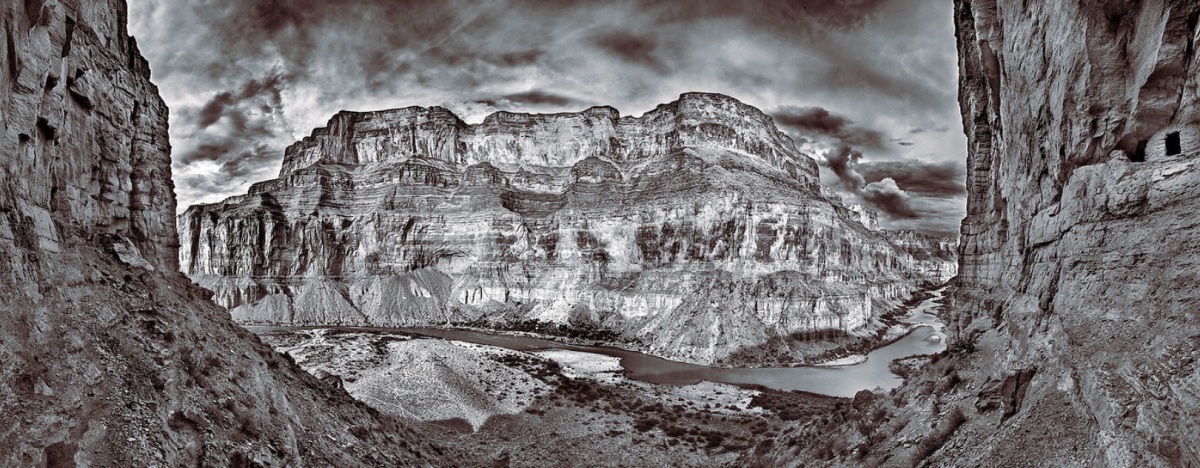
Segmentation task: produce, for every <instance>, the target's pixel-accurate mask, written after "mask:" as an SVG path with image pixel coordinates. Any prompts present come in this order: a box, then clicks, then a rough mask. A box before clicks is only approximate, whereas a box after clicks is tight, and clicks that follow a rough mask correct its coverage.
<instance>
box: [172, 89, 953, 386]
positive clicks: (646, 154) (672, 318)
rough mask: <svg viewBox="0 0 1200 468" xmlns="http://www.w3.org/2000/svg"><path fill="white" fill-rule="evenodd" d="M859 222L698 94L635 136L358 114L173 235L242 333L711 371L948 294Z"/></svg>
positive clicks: (917, 245)
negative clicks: (481, 348)
mask: <svg viewBox="0 0 1200 468" xmlns="http://www.w3.org/2000/svg"><path fill="white" fill-rule="evenodd" d="M860 211H861V210H860ZM864 216H865V215H862V214H860V213H858V212H852V211H850V210H849V209H847V208H846V207H844V206H842V204H841V202H840V200H836V199H830V198H827V197H825V196H823V195H821V191H820V189H819V184H818V182H817V175H816V164H815V162H814V161H813V159H812V158H810V157H808V156H806V155H803V154H800V153H799V152H798V151H797V150H796V149H795V147H794V146H793V144H792V142H791V140H790V139H789V138H788V137H787V136H785V135H784V134H783V133H782V132H780V131H779V130H777V129H776V128H775V126H774V124H773V122H772V121H771V119H770V117H768V116H767V115H765V114H763V113H762V112H760V111H759V110H757V109H755V108H753V107H750V106H747V105H745V104H743V103H741V102H738V101H737V100H735V99H733V98H730V97H727V96H723V95H718V94H703V93H688V94H684V95H682V96H681V97H680V99H679V100H678V101H675V102H672V103H669V104H664V105H661V106H659V107H658V108H656V109H654V110H653V111H650V112H647V113H646V114H644V115H642V116H641V117H630V116H625V117H622V116H620V115H619V114H618V112H617V111H616V110H615V109H612V108H608V107H594V108H591V109H588V110H585V111H583V112H579V113H564V114H551V115H529V114H513V113H506V112H502V113H497V114H493V115H491V116H488V117H487V118H486V119H484V121H483V122H482V123H481V124H479V125H467V124H465V123H463V122H462V121H461V120H459V119H458V118H457V117H456V116H454V115H453V114H452V113H450V112H449V111H448V110H446V109H442V108H437V107H433V108H428V109H426V108H420V107H410V108H405V109H396V110H388V111H380V112H369V113H351V112H342V113H339V114H338V115H336V116H335V117H334V118H333V119H332V120H330V122H329V124H328V126H326V127H324V128H320V129H317V130H315V131H314V132H313V133H312V135H311V136H309V137H307V138H305V139H304V140H302V141H300V142H298V143H296V144H294V145H293V146H291V147H289V148H288V149H287V151H286V154H285V160H284V163H283V168H282V170H281V172H280V177H279V178H278V179H275V180H271V181H266V182H262V183H259V184H255V185H254V186H253V187H252V188H251V189H250V191H249V193H248V194H246V195H243V196H237V197H233V198H230V199H228V200H226V201H224V202H221V203H217V204H211V205H201V206H194V207H191V208H189V209H188V210H187V211H186V212H185V213H184V214H182V215H181V216H180V217H179V221H178V223H179V224H178V227H179V231H180V233H181V242H182V248H181V250H180V262H181V263H180V266H181V268H182V270H183V272H184V273H186V274H187V275H189V276H190V277H191V278H192V279H193V280H195V281H196V282H197V283H199V284H200V285H201V286H203V287H205V288H208V289H210V290H212V291H214V293H215V299H216V300H217V301H218V302H219V303H221V304H222V305H225V306H226V307H228V308H229V309H230V310H231V312H232V314H233V317H234V318H235V319H236V320H238V321H241V322H244V323H267V324H288V325H300V324H320V325H333V324H353V325H388V326H411V325H430V324H434V325H444V324H461V323H469V322H470V323H479V321H481V320H482V321H485V322H486V321H490V322H493V323H513V322H516V321H520V320H525V319H537V320H541V321H549V322H557V323H563V324H570V325H573V326H581V327H592V328H595V329H600V330H605V331H610V332H614V333H616V334H617V335H619V336H620V337H621V338H622V339H624V340H629V341H630V342H631V344H630V345H631V346H636V347H640V348H641V349H644V350H647V351H650V352H653V353H656V354H659V355H663V356H667V357H671V358H675V359H681V360H686V361H691V362H701V363H714V362H721V361H722V360H723V359H725V358H727V357H728V356H729V355H731V354H732V353H733V352H735V351H736V350H738V349H740V348H743V347H747V346H752V345H759V344H762V343H765V342H767V341H769V340H770V339H772V338H778V337H787V336H791V335H793V334H796V333H803V332H807V331H812V330H843V331H850V330H856V329H859V328H861V327H863V326H864V325H865V324H867V323H869V322H871V321H872V320H874V319H875V318H877V317H878V315H879V314H880V313H882V312H883V311H885V310H887V309H888V308H890V307H892V306H894V305H895V304H897V303H898V302H899V301H901V300H903V299H905V298H907V297H908V296H909V295H910V293H911V292H912V291H913V290H914V289H915V288H917V287H918V285H923V284H932V283H939V282H944V281H945V280H947V279H948V278H949V277H950V276H953V275H954V273H955V271H954V267H953V265H954V262H953V249H952V248H947V247H948V246H949V245H948V244H945V243H942V241H940V240H936V239H934V240H928V242H924V241H925V240H926V239H923V238H918V237H912V236H907V237H903V236H902V237H900V238H894V236H892V235H890V234H888V233H885V232H880V231H877V230H872V229H868V228H866V227H864V226H863V224H862V222H861V221H859V220H860V219H867V218H865V217H864Z"/></svg>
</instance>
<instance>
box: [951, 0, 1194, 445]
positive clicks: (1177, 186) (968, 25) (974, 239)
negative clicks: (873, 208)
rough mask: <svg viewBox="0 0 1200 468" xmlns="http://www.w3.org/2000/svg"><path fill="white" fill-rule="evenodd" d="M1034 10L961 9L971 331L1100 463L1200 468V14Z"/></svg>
mask: <svg viewBox="0 0 1200 468" xmlns="http://www.w3.org/2000/svg"><path fill="white" fill-rule="evenodd" d="M1021 3H1022V2H968V1H960V2H958V5H957V18H958V29H959V32H958V39H959V49H960V64H961V68H962V71H963V75H962V77H963V78H962V92H961V93H960V97H961V101H962V111H963V120H964V124H965V125H966V128H967V135H968V137H969V141H970V157H969V160H968V180H967V183H968V188H969V191H970V198H969V203H968V216H967V219H966V220H965V221H964V223H963V227H962V233H963V247H962V251H961V253H962V263H961V265H962V274H961V276H959V286H960V287H959V299H960V301H959V305H958V307H957V310H958V311H959V312H960V313H961V315H960V317H959V319H958V320H959V324H958V326H959V328H960V330H961V333H964V334H970V333H975V332H977V331H980V330H986V331H987V333H989V334H996V335H998V337H999V340H997V341H998V344H999V345H1000V346H998V347H997V348H995V349H993V350H991V351H992V352H993V353H995V355H996V357H997V358H1000V360H1001V362H1003V366H1004V367H1005V368H1007V369H1008V371H1009V372H1012V373H1015V374H1013V375H1019V374H1020V373H1021V371H1023V372H1026V373H1029V374H1031V375H1032V379H1031V380H1030V381H1029V382H1028V390H1027V391H1026V393H1025V397H1024V401H1025V403H1024V406H1025V407H1027V408H1028V409H1027V410H1026V411H1030V412H1032V413H1034V414H1035V417H1036V416H1038V415H1044V414H1046V413H1048V412H1053V411H1062V410H1063V409H1062V408H1060V407H1058V405H1060V404H1061V401H1062V400H1067V401H1070V402H1071V405H1070V406H1069V410H1070V411H1071V412H1072V413H1073V414H1074V415H1075V416H1077V417H1079V418H1080V419H1081V420H1083V421H1087V422H1089V426H1091V427H1092V428H1093V429H1094V430H1095V431H1096V439H1095V440H1094V443H1095V444H1096V445H1095V447H1097V450H1096V453H1095V458H1093V459H1092V460H1091V461H1092V462H1093V463H1096V464H1099V465H1108V466H1122V465H1124V466H1147V465H1149V464H1164V463H1165V464H1171V465H1197V464H1200V452H1198V451H1197V446H1196V444H1195V441H1197V440H1200V428H1198V427H1197V426H1196V425H1195V421H1197V420H1200V404H1197V401H1200V372H1197V364H1196V361H1197V359H1198V358H1200V322H1198V321H1197V320H1196V318H1197V317H1196V311H1197V310H1200V288H1198V287H1197V285H1198V284H1200V282H1198V277H1197V275H1198V274H1200V256H1198V255H1200V253H1198V250H1197V246H1198V245H1200V228H1198V226H1197V223H1198V222H1200V216H1198V215H1197V213H1198V212H1200V199H1198V198H1197V197H1196V195H1197V194H1200V167H1197V165H1198V164H1200V139H1198V138H1197V135H1198V133H1200V106H1198V104H1200V103H1198V102H1197V101H1198V99H1200V94H1198V93H1200V52H1197V46H1198V45H1200V37H1198V34H1200V29H1197V18H1198V17H1200V4H1197V3H1196V2H1188V1H1166V2H1163V1H1157V2H1140V3H1139V4H1136V5H1133V4H1126V3H1124V2H1117V3H1113V2H1099V1H1085V2H1072V3H1061V4H1051V3H1038V2H1032V3H1031V2H1024V4H1021ZM1064 18H1069V19H1070V20H1068V21H1064ZM1035 371H1036V373H1034V372H1035ZM1052 406H1053V407H1052ZM1005 436H1006V437H1010V438H1013V439H1020V438H1021V437H1022V435H1021V434H1020V433H1019V432H1017V431H1014V432H1013V433H1011V434H1006V435H1005ZM1017 445H1020V443H1018V444H1017Z"/></svg>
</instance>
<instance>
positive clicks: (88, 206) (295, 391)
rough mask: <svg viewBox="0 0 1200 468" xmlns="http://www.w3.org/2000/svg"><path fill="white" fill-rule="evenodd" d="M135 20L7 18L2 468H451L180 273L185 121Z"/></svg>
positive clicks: (74, 9)
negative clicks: (157, 81)
mask: <svg viewBox="0 0 1200 468" xmlns="http://www.w3.org/2000/svg"><path fill="white" fill-rule="evenodd" d="M125 21H126V7H125V4H124V2H121V1H115V0H105V1H92V0H89V1H79V0H60V1H54V0H45V1H43V0H28V1H23V2H6V3H4V4H3V5H0V24H2V25H3V28H0V29H2V30H3V33H4V35H3V37H2V38H0V41H2V42H0V47H3V53H0V121H2V122H3V123H4V128H3V131H2V133H0V140H2V141H3V143H0V161H3V165H2V168H0V291H3V292H0V317H2V318H0V414H3V415H4V417H3V418H0V465H4V466H76V465H77V464H78V465H83V466H191V465H197V466H198V465H204V466H228V465H232V466H247V465H250V464H253V465H255V466H260V465H281V466H282V465H296V466H299V465H304V464H311V465H371V464H380V465H390V466H394V465H398V464H421V463H422V462H423V461H424V462H425V463H434V464H442V462H443V461H442V460H438V459H439V458H440V457H441V455H439V452H438V451H437V449H435V448H434V447H431V446H430V445H428V444H427V443H424V442H421V437H419V436H417V435H416V434H415V433H414V432H413V430H412V429H411V428H409V426H408V425H407V424H406V423H400V422H396V421H392V420H389V419H383V418H381V417H379V416H378V415H377V414H375V413H374V412H373V411H372V410H370V409H368V408H366V407H364V406H362V405H361V404H358V403H357V402H354V401H353V400H351V399H350V398H349V397H348V396H347V395H346V394H345V393H344V392H341V391H339V390H336V389H334V388H333V387H330V386H328V385H325V384H323V383H321V382H320V381H318V380H316V379H314V378H312V377H311V376H309V375H308V374H306V373H304V372H303V371H301V370H300V369H299V368H297V367H296V366H295V365H294V364H293V363H291V362H289V361H287V360H285V359H284V358H282V357H280V356H278V355H276V354H275V353H274V352H272V351H271V349H270V348H268V347H267V346H265V345H263V344H262V343H261V342H259V341H258V340H257V339H256V338H254V337H253V336H252V335H250V334H249V333H247V332H246V331H244V330H242V329H241V328H240V327H238V326H236V325H234V324H233V323H232V322H231V321H230V320H229V319H228V316H227V314H226V313H225V311H224V310H223V309H221V308H219V307H218V306H216V305H215V304H213V303H212V302H211V301H209V300H208V299H207V295H208V294H207V293H206V292H205V291H203V290H201V289H199V288H197V287H195V286H193V285H192V284H191V283H190V281H188V280H187V279H186V278H185V277H183V276H182V275H180V274H178V273H177V272H176V269H177V265H178V263H177V261H178V260H177V259H178V252H177V246H178V244H177V241H176V239H177V238H176V232H175V224H174V211H175V199H174V194H173V193H172V184H171V167H170V164H171V161H170V156H169V152H170V145H169V144H168V142H167V108H166V106H165V105H164V104H163V101H162V100H161V99H160V98H159V96H158V93H157V90H156V89H155V87H154V86H153V85H152V84H151V83H150V81H149V75H150V71H149V67H148V66H147V64H146V61H145V60H144V59H143V58H142V57H141V55H140V54H139V53H138V49H137V46H136V44H135V42H134V40H133V39H132V38H131V37H129V36H128V34H127V32H126V30H125Z"/></svg>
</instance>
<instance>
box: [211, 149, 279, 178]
mask: <svg viewBox="0 0 1200 468" xmlns="http://www.w3.org/2000/svg"><path fill="white" fill-rule="evenodd" d="M278 159H279V152H278V151H274V150H272V149H271V148H268V147H267V145H263V144H260V145H255V146H254V147H253V148H251V149H249V150H246V151H242V152H240V153H238V154H237V155H235V156H233V157H230V158H227V159H226V160H225V162H224V164H221V170H220V173H221V174H224V175H225V176H226V177H229V178H237V177H244V176H247V175H250V174H253V173H254V172H256V171H258V170H260V169H262V167H263V166H265V165H267V164H266V163H269V162H275V161H277V160H278Z"/></svg>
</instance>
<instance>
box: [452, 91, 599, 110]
mask: <svg viewBox="0 0 1200 468" xmlns="http://www.w3.org/2000/svg"><path fill="white" fill-rule="evenodd" d="M471 102H474V103H478V104H486V105H488V106H491V107H497V108H509V107H513V106H514V105H516V106H518V107H525V106H554V107H571V106H580V105H582V104H583V103H582V102H581V101H579V100H576V99H573V98H570V97H567V96H563V95H559V94H554V93H548V92H545V91H538V90H530V91H525V92H523V93H513V94H506V95H503V96H497V97H494V98H487V99H476V100H474V101H471Z"/></svg>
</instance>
